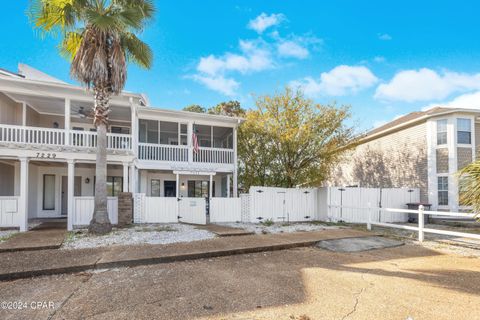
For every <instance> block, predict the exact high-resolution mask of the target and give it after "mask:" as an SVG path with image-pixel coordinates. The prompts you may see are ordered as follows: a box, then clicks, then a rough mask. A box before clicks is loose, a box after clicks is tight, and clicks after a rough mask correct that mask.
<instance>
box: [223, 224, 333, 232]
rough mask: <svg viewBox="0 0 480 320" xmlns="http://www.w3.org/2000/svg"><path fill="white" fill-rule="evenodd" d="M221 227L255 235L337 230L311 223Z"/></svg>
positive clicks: (229, 225) (230, 225)
mask: <svg viewBox="0 0 480 320" xmlns="http://www.w3.org/2000/svg"><path fill="white" fill-rule="evenodd" d="M221 225H224V226H227V227H233V228H242V229H245V230H247V231H251V232H255V233H291V232H298V231H317V230H325V229H338V228H339V227H337V226H327V225H322V224H313V223H308V222H306V223H282V222H279V223H275V224H273V225H271V226H266V225H263V224H261V223H243V222H232V223H221Z"/></svg>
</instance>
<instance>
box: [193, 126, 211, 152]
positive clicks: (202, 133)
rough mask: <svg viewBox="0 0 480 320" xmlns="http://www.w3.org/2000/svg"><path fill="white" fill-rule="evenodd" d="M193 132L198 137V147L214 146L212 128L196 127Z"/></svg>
mask: <svg viewBox="0 0 480 320" xmlns="http://www.w3.org/2000/svg"><path fill="white" fill-rule="evenodd" d="M193 131H194V132H195V134H196V135H197V139H198V145H199V146H200V147H207V148H210V147H211V146H212V127H211V126H204V125H198V124H197V125H195V126H194V127H193Z"/></svg>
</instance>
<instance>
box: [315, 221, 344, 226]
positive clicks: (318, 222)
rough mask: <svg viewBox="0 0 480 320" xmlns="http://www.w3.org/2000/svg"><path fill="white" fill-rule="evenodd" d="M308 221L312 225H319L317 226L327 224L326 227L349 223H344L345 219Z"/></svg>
mask: <svg viewBox="0 0 480 320" xmlns="http://www.w3.org/2000/svg"><path fill="white" fill-rule="evenodd" d="M308 223H310V224H313V225H319V226H328V227H339V226H343V227H346V226H349V225H350V224H348V223H346V222H345V221H338V222H332V221H309V222H308Z"/></svg>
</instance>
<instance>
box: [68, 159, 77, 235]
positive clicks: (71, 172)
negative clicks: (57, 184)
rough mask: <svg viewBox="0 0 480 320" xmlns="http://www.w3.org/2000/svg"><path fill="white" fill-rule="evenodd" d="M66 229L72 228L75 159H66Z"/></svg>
mask: <svg viewBox="0 0 480 320" xmlns="http://www.w3.org/2000/svg"><path fill="white" fill-rule="evenodd" d="M67 176H68V178H67V185H68V188H67V189H68V191H67V208H68V210H67V229H68V230H69V231H70V230H73V214H74V211H75V208H74V206H75V202H74V199H73V197H74V195H75V161H74V160H67Z"/></svg>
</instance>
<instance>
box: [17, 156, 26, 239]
mask: <svg viewBox="0 0 480 320" xmlns="http://www.w3.org/2000/svg"><path fill="white" fill-rule="evenodd" d="M19 160H20V197H19V199H18V202H19V203H18V213H19V221H18V224H19V226H20V231H28V161H29V160H28V158H26V157H22V158H19Z"/></svg>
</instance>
